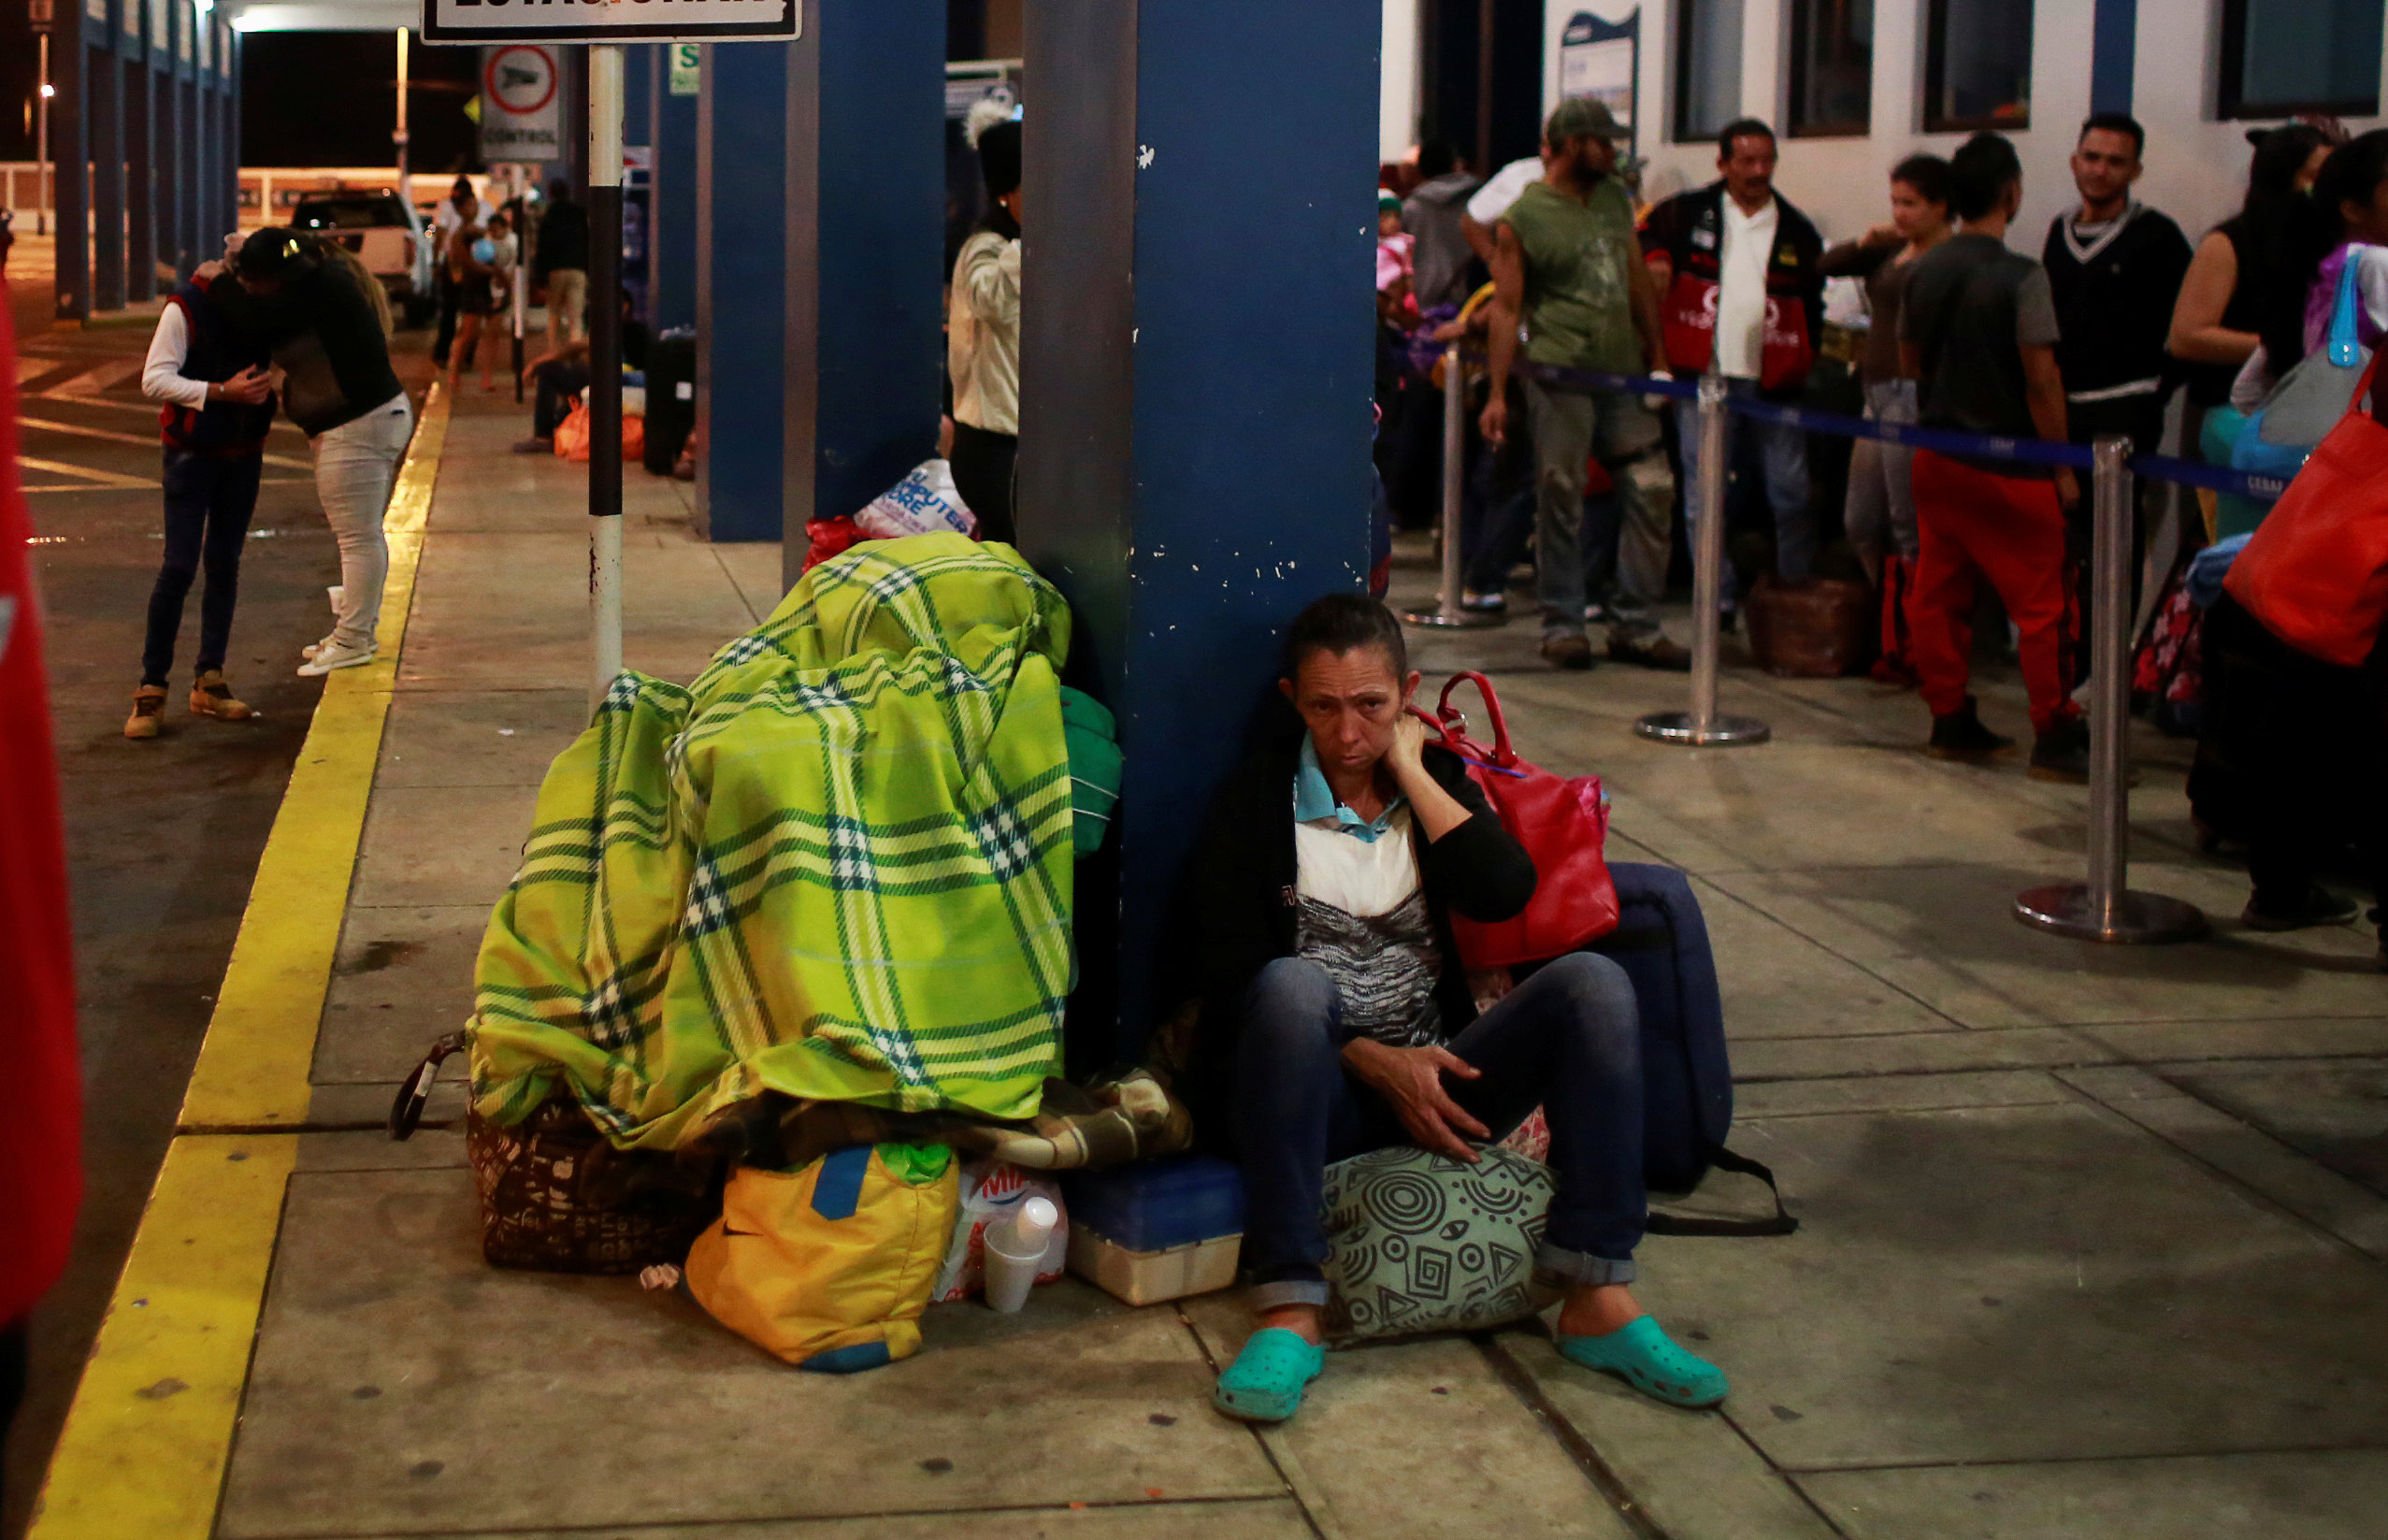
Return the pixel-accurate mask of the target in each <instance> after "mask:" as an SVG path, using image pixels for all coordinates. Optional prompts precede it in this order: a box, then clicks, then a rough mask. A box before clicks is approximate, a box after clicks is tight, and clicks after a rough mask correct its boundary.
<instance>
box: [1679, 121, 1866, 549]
mask: <svg viewBox="0 0 2388 1540" xmlns="http://www.w3.org/2000/svg"><path fill="white" fill-rule="evenodd" d="M1717 170H1718V171H1719V173H1720V175H1719V179H1718V180H1715V181H1713V182H1710V183H1709V184H1708V185H1707V186H1705V187H1702V188H1698V189H1695V190H1694V191H1692V192H1689V193H1679V194H1676V196H1674V197H1671V198H1669V199H1667V200H1666V202H1664V203H1662V204H1660V205H1659V206H1658V207H1657V208H1656V209H1652V210H1650V217H1649V219H1648V221H1647V223H1645V225H1644V226H1643V230H1642V249H1643V251H1644V252H1645V254H1646V255H1647V260H1648V262H1649V265H1650V267H1651V270H1652V272H1653V273H1654V274H1655V276H1656V277H1657V279H1658V281H1659V289H1660V292H1661V293H1662V295H1663V296H1664V297H1663V298H1662V300H1661V301H1660V310H1661V313H1662V321H1663V324H1664V327H1665V332H1666V353H1667V367H1668V368H1669V369H1671V370H1672V371H1673V372H1674V373H1676V375H1678V376H1687V377H1688V376H1690V375H1696V374H1704V373H1706V372H1707V371H1709V370H1711V369H1713V370H1715V371H1716V372H1717V373H1719V374H1720V375H1722V376H1724V378H1725V384H1726V388H1727V389H1728V390H1730V391H1731V392H1733V394H1735V395H1762V396H1772V397H1777V398H1782V397H1789V396H1796V395H1797V394H1798V391H1799V387H1800V386H1801V385H1802V384H1803V383H1805V381H1806V379H1807V371H1808V368H1809V366H1811V365H1812V364H1813V363H1814V362H1815V359H1816V342H1817V339H1818V338H1820V337H1821V336H1823V332H1824V280H1823V278H1822V276H1821V275H1820V274H1819V273H1818V272H1817V270H1816V265H1817V262H1818V259H1820V257H1822V255H1823V254H1824V242H1823V239H1822V237H1819V236H1818V235H1817V233H1816V226H1815V225H1814V224H1812V223H1809V222H1808V219H1807V216H1806V215H1805V214H1803V213H1801V212H1800V211H1799V210H1798V209H1794V208H1792V207H1791V202H1790V200H1789V199H1787V198H1784V197H1783V196H1782V195H1781V194H1777V192H1776V191H1775V131H1774V130H1773V129H1771V128H1768V127H1767V126H1766V125H1765V124H1764V123H1762V122H1759V121H1758V120H1757V119H1755V118H1744V119H1741V120H1739V121H1738V122H1731V123H1727V124H1726V125H1725V128H1724V131H1723V132H1722V133H1721V134H1719V135H1718V136H1717ZM1676 429H1677V430H1678V432H1679V434H1680V436H1681V439H1682V444H1683V463H1684V466H1685V467H1686V468H1687V471H1688V470H1689V468H1690V467H1692V466H1695V465H1697V464H1698V463H1699V458H1700V412H1699V408H1698V407H1697V406H1696V405H1694V404H1693V403H1692V402H1690V401H1678V402H1676ZM1733 431H1734V433H1735V434H1736V435H1741V434H1748V435H1751V436H1753V437H1754V438H1755V439H1756V440H1757V444H1758V450H1759V453H1760V455H1761V456H1762V459H1763V462H1764V465H1765V479H1766V501H1767V503H1768V505H1769V506H1770V507H1771V508H1772V509H1773V510H1774V514H1775V569H1776V570H1777V572H1779V573H1781V574H1782V576H1783V577H1784V578H1786V579H1789V580H1791V581H1792V582H1797V581H1798V580H1799V579H1801V578H1805V576H1807V569H1808V567H1809V564H1810V563H1811V562H1813V561H1814V559H1815V556H1816V521H1815V519H1814V518H1813V517H1812V516H1811V514H1810V513H1809V511H1808V507H1807V436H1806V435H1805V433H1804V432H1802V431H1801V430H1800V429H1798V428H1794V427H1785V426H1782V425H1778V424H1773V423H1757V422H1749V421H1744V422H1740V423H1737V424H1735V425H1734V428H1733ZM1683 511H1684V517H1685V519H1686V520H1687V521H1696V520H1698V519H1699V518H1700V517H1701V516H1702V515H1703V514H1704V513H1705V512H1706V510H1705V509H1703V508H1702V507H1701V506H1700V485H1699V482H1698V479H1697V478H1696V477H1693V476H1690V475H1689V474H1687V476H1686V477H1685V480H1684V487H1683ZM1725 582H1726V584H1727V593H1728V595H1730V593H1731V584H1732V582H1733V572H1732V569H1730V568H1728V569H1726V572H1725Z"/></svg>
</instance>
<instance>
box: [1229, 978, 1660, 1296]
mask: <svg viewBox="0 0 2388 1540" xmlns="http://www.w3.org/2000/svg"><path fill="white" fill-rule="evenodd" d="M1342 1015H1343V1013H1342V1008H1341V1005H1340V1002H1339V1001H1338V1000H1337V999H1336V995H1335V986H1334V983H1333V981H1332V980H1331V979H1330V978H1329V977H1328V975H1327V971H1326V970H1325V969H1323V968H1321V967H1319V966H1318V965H1317V964H1316V963H1315V962H1310V961H1307V960H1305V959H1303V958H1301V957H1280V958H1278V959H1277V960H1276V961H1274V962H1272V963H1270V964H1269V965H1268V966H1267V967H1266V968H1263V969H1262V970H1261V971H1260V974H1259V977H1258V978H1257V979H1255V980H1254V981H1253V984H1252V989H1251V993H1250V994H1249V995H1248V996H1247V997H1246V998H1245V1002H1244V1033H1243V1036H1242V1038H1241V1039H1240V1040H1239V1042H1238V1044H1237V1049H1236V1084H1235V1134H1236V1144H1237V1148H1238V1151H1239V1153H1240V1155H1241V1158H1242V1160H1243V1165H1244V1265H1245V1266H1246V1267H1247V1268H1248V1269H1249V1270H1250V1271H1251V1274H1252V1276H1253V1278H1254V1280H1255V1283H1256V1287H1255V1288H1254V1289H1253V1302H1254V1303H1256V1304H1257V1305H1259V1307H1260V1308H1262V1309H1267V1308H1269V1307H1270V1306H1273V1305H1279V1304H1324V1303H1327V1283H1326V1274H1325V1273H1324V1272H1323V1271H1322V1270H1321V1267H1320V1264H1321V1263H1322V1262H1324V1261H1325V1260H1326V1258H1327V1231H1326V1226H1325V1223H1324V1216H1323V1215H1322V1214H1321V1212H1320V1210H1321V1200H1320V1193H1321V1189H1322V1187H1324V1185H1325V1181H1326V1175H1327V1166H1328V1163H1329V1162H1331V1161H1334V1160H1341V1159H1346V1158H1348V1157H1351V1156H1354V1155H1360V1154H1364V1153H1365V1152H1367V1151H1369V1150H1374V1149H1383V1148H1385V1147H1386V1146H1388V1145H1391V1144H1407V1143H1409V1142H1410V1136H1409V1132H1408V1130H1405V1129H1403V1127H1402V1123H1401V1119H1400V1118H1399V1117H1398V1116H1396V1115H1395V1114H1394V1112H1393V1108H1392V1105H1391V1104H1390V1103H1389V1102H1388V1101H1386V1100H1385V1099H1384V1098H1383V1097H1381V1096H1379V1095H1378V1094H1377V1093H1376V1092H1375V1091H1374V1089H1372V1088H1371V1087H1368V1086H1367V1085H1366V1084H1364V1083H1363V1082H1361V1081H1360V1080H1359V1078H1358V1077H1356V1076H1354V1075H1353V1074H1352V1073H1351V1072H1349V1071H1348V1070H1346V1069H1345V1066H1344V1060H1343V1043H1344V1033H1343V1032H1342V1030H1341V1018H1342ZM1446 1046H1447V1047H1448V1048H1449V1049H1450V1050H1451V1052H1452V1053H1454V1054H1456V1055H1458V1056H1459V1057H1460V1058H1463V1059H1465V1060H1467V1062H1469V1063H1470V1064H1473V1065H1475V1067H1476V1068H1477V1069H1478V1070H1481V1071H1482V1072H1483V1073H1482V1074H1481V1075H1480V1076H1478V1077H1477V1078H1476V1079H1474V1080H1462V1079H1460V1078H1459V1077H1458V1076H1456V1075H1446V1077H1445V1079H1444V1083H1443V1084H1444V1088H1445V1089H1446V1091H1447V1092H1448V1093H1449V1094H1450V1097H1451V1100H1452V1101H1456V1102H1458V1103H1459V1104H1460V1106H1461V1107H1464V1108H1466V1109H1467V1111H1468V1112H1469V1113H1470V1114H1471V1115H1474V1116H1475V1119H1476V1120H1477V1121H1478V1122H1480V1123H1482V1124H1484V1126H1485V1127H1486V1128H1488V1129H1489V1130H1492V1136H1493V1137H1494V1138H1495V1139H1499V1138H1502V1137H1503V1136H1504V1135H1506V1134H1507V1133H1508V1132H1509V1131H1510V1130H1513V1129H1515V1128H1516V1127H1517V1126H1518V1124H1519V1123H1521V1122H1523V1121H1525V1119H1526V1115H1528V1114H1529V1113H1532V1111H1533V1110H1534V1108H1535V1106H1536V1105H1541V1106H1542V1107H1544V1108H1545V1109H1546V1115H1547V1117H1548V1119H1549V1122H1550V1168H1551V1173H1552V1174H1553V1175H1554V1176H1555V1177H1556V1178H1557V1192H1556V1194H1555V1195H1554V1196H1553V1197H1552V1199H1551V1203H1550V1219H1549V1223H1548V1225H1547V1226H1546V1229H1545V1231H1544V1233H1543V1241H1542V1245H1541V1246H1540V1248H1539V1249H1538V1250H1537V1252H1536V1253H1535V1257H1534V1262H1535V1266H1536V1268H1537V1269H1538V1270H1539V1271H1543V1272H1546V1273H1550V1274H1557V1275H1559V1276H1560V1277H1561V1278H1563V1279H1565V1280H1567V1281H1569V1282H1572V1283H1590V1284H1609V1283H1626V1282H1629V1281H1631V1280H1632V1278H1633V1248H1634V1246H1635V1245H1638V1244H1639V1243H1640V1241H1641V1239H1642V1228H1643V1221H1644V1219H1645V1217H1646V1216H1647V1198H1646V1196H1645V1192H1644V1188H1643V1186H1642V1046H1641V1016H1640V1011H1639V1008H1638V1007H1637V1005H1636V1004H1635V1001H1634V998H1633V982H1632V981H1631V980H1629V979H1628V978H1627V977H1626V975H1625V971H1624V970H1623V969H1621V968H1619V967H1618V965H1617V964H1616V963H1615V962H1613V961H1611V960H1610V959H1608V958H1607V957H1598V956H1595V955H1593V954H1591V953H1590V952H1575V953H1571V954H1569V955H1568V956H1566V957H1561V958H1559V959H1557V960H1556V961H1553V962H1549V963H1546V964H1544V965H1543V967H1542V968H1541V969H1540V970H1538V971H1536V972H1535V973H1534V974H1533V975H1532V977H1530V978H1528V979H1527V980H1526V981H1525V982H1524V983H1522V984H1520V985H1518V986H1517V988H1515V989H1513V990H1511V991H1510V993H1509V994H1508V996H1507V997H1506V998H1504V999H1503V1000H1501V1001H1499V1002H1498V1003H1497V1004H1495V1005H1494V1006H1493V1007H1492V1009H1490V1010H1489V1011H1487V1012H1485V1013H1484V1015H1480V1016H1478V1017H1476V1019H1475V1022H1473V1023H1472V1024H1470V1025H1469V1027H1468V1028H1467V1029H1465V1030H1463V1031H1461V1032H1460V1034H1459V1036H1457V1037H1455V1038H1453V1039H1452V1040H1451V1041H1450V1042H1449V1043H1447V1044H1446Z"/></svg>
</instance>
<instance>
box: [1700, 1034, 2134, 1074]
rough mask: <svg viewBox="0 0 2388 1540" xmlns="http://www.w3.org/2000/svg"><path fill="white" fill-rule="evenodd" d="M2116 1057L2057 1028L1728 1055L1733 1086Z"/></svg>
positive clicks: (1796, 1044) (1770, 1045) (1770, 1044)
mask: <svg viewBox="0 0 2388 1540" xmlns="http://www.w3.org/2000/svg"><path fill="white" fill-rule="evenodd" d="M2117 1057H2118V1056H2117V1055H2116V1053H2115V1052H2114V1050H2112V1049H2110V1048H2107V1047H2106V1046H2104V1045H2103V1044H2101V1043H2098V1042H2096V1041H2095V1040H2094V1039H2093V1038H2092V1037H2091V1036H2090V1035H2089V1034H2088V1033H2086V1032H2077V1031H2073V1030H2071V1029H2067V1028H2063V1027H2010V1028H2004V1029H1998V1028H1982V1029H1967V1028H1963V1027H1952V1028H1949V1029H1945V1030H1942V1031H1937V1032H1900V1033H1895V1034H1892V1033H1884V1034H1880V1035H1877V1036H1873V1037H1808V1038H1788V1037H1778V1038H1753V1039H1750V1040H1748V1041H1746V1042H1741V1043H1737V1044H1736V1045H1735V1046H1734V1048H1733V1078H1734V1079H1735V1080H1757V1081H1766V1080H1799V1079H1838V1078H1842V1077H1846V1076H1857V1075H1940V1074H1946V1073H1949V1072H1957V1071H1972V1070H1999V1069H2022V1068H2037V1069H2054V1068H2058V1067H2061V1066H2069V1065H2079V1064H2101V1063H2105V1062H2107V1061H2109V1060H2111V1059H2113V1058H2117Z"/></svg>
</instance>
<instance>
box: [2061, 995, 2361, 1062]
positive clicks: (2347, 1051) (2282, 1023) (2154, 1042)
mask: <svg viewBox="0 0 2388 1540" xmlns="http://www.w3.org/2000/svg"><path fill="white" fill-rule="evenodd" d="M2381 989H2382V991H2383V992H2384V993H2388V981H2382V983H2381ZM2082 1035H2083V1036H2085V1037H2093V1038H2095V1039H2097V1040H2098V1041H2099V1042H2100V1043H2106V1044H2107V1046H2109V1047H2111V1048H2113V1049H2114V1050H2115V1051H2116V1052H2118V1053H2121V1054H2123V1055H2126V1056H2128V1057H2129V1058H2136V1059H2139V1060H2141V1061H2143V1062H2145V1063H2150V1064H2174V1063H2178V1064H2180V1065H2182V1066H2184V1067H2189V1066H2194V1064H2195V1063H2197V1062H2199V1061H2206V1060H2217V1059H2224V1060H2227V1059H2282V1058H2366V1057H2371V1056H2375V1055H2388V1015H2360V1016H2309V1017H2302V1018H2300V1017H2296V1016H2284V1015H2275V1014H2273V1013H2270V1012H2263V1013H2259V1014H2257V1015H2255V1016H2254V1018H2253V1019H2251V1020H2245V1021H2124V1022H2098V1023H2095V1024H2093V1025H2092V1026H2089V1027H2086V1028H2084V1029H2082Z"/></svg>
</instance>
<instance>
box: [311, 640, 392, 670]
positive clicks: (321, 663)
mask: <svg viewBox="0 0 2388 1540" xmlns="http://www.w3.org/2000/svg"><path fill="white" fill-rule="evenodd" d="M379 655H381V647H380V646H379V645H378V644H377V643H374V642H367V643H366V644H365V645H364V646H362V647H343V646H341V645H340V644H339V643H338V642H336V641H326V642H323V643H321V644H319V645H318V646H317V647H316V648H315V649H314V652H313V653H312V654H311V655H309V658H308V659H307V661H306V662H304V663H302V664H300V665H299V666H298V677H299V678H301V679H312V678H314V677H316V676H317V675H319V674H327V673H330V672H331V671H332V670H333V669H353V668H355V667H356V666H357V665H358V664H360V663H370V662H372V661H373V660H374V658H375V657H377V656H379Z"/></svg>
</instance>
